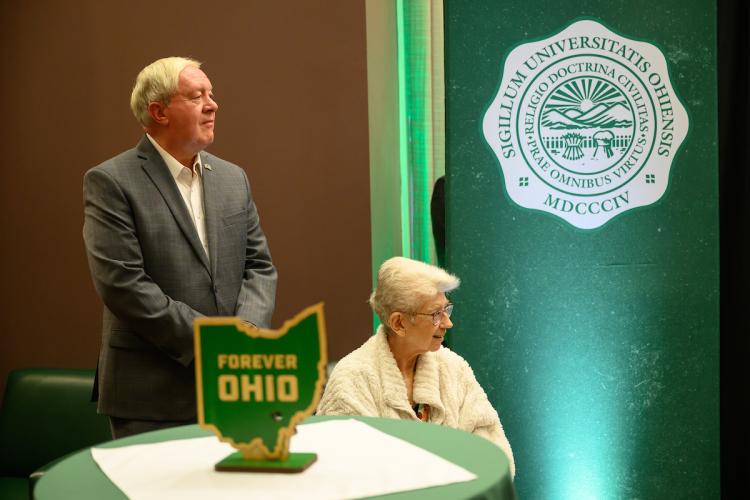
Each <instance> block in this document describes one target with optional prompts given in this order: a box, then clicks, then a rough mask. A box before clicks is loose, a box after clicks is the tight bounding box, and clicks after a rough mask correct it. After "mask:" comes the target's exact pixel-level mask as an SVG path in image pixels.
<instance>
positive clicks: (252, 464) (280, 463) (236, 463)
mask: <svg viewBox="0 0 750 500" xmlns="http://www.w3.org/2000/svg"><path fill="white" fill-rule="evenodd" d="M317 459H318V455H317V454H315V453H290V454H289V458H287V459H286V460H245V459H244V458H242V454H241V453H240V452H237V453H232V454H231V455H229V456H228V457H226V458H225V459H224V460H222V461H221V462H218V463H217V464H216V465H214V470H216V471H218V472H280V473H283V474H295V473H298V472H302V471H303V470H305V469H307V468H308V467H310V466H311V465H312V464H313V463H314V462H315V461H316V460H317Z"/></svg>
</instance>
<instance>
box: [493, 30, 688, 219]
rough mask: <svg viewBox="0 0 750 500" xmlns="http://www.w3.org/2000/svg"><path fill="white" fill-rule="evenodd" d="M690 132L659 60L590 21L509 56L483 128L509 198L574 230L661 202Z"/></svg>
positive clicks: (651, 50) (655, 52) (654, 52)
mask: <svg viewBox="0 0 750 500" xmlns="http://www.w3.org/2000/svg"><path fill="white" fill-rule="evenodd" d="M688 126H689V121H688V115H687V112H686V111H685V107H684V106H683V105H682V103H681V102H680V100H679V98H678V97H677V95H676V94H675V91H674V89H673V88H672V84H671V81H670V78H669V71H668V69H667V62H666V59H665V57H664V55H663V54H662V52H661V51H660V50H659V49H658V48H657V47H656V46H654V45H652V44H649V43H645V42H640V41H636V40H631V39H629V38H624V37H622V36H620V35H618V34H616V33H614V32H612V31H610V30H609V29H607V28H606V27H605V26H603V25H602V24H600V23H598V22H596V21H594V20H590V19H587V20H580V21H576V22H574V23H573V24H571V25H570V26H568V27H567V28H565V29H564V30H562V31H561V32H559V33H558V34H556V35H554V36H552V37H550V38H547V39H545V40H540V41H535V42H530V43H524V44H522V45H520V46H518V47H516V48H515V49H513V50H512V51H511V52H510V54H508V56H507V58H506V60H505V64H504V67H503V73H502V79H501V83H500V87H499V90H498V93H497V95H496V96H495V98H494V100H493V102H492V104H491V105H490V107H489V108H488V109H487V112H486V113H485V115H484V121H483V131H484V136H485V139H486V140H487V142H488V143H489V145H490V146H491V147H492V149H493V151H494V152H495V154H496V155H497V158H498V160H499V162H500V167H501V169H502V173H503V177H504V179H505V187H506V190H507V192H508V196H510V198H511V199H512V200H513V201H514V202H515V203H517V204H518V205H520V206H522V207H525V208H530V209H535V210H542V211H544V212H548V213H550V214H553V215H555V216H558V217H560V218H562V219H564V220H565V221H567V222H568V223H570V224H572V225H573V226H575V227H578V228H581V229H594V228H597V227H600V226H602V225H603V224H605V223H606V222H608V221H609V220H611V219H612V218H613V217H616V216H617V215H619V214H621V213H623V212H626V211H627V210H630V209H633V208H636V207H640V206H645V205H650V204H652V203H654V202H656V201H657V200H658V199H659V198H661V196H662V195H663V194H664V192H665V191H666V189H667V185H668V182H669V171H670V168H671V166H672V160H673V158H674V157H675V154H676V153H677V150H678V149H679V147H680V145H681V144H682V142H683V140H684V139H685V136H686V135H687V131H688Z"/></svg>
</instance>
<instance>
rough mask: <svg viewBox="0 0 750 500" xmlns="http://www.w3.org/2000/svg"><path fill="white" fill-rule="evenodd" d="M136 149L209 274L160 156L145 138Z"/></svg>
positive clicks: (183, 208)
mask: <svg viewBox="0 0 750 500" xmlns="http://www.w3.org/2000/svg"><path fill="white" fill-rule="evenodd" d="M137 149H138V156H139V157H140V158H141V159H143V160H144V162H143V164H142V165H141V166H142V168H143V170H145V171H146V175H148V176H149V178H150V179H151V181H152V182H153V183H154V184H155V185H156V189H158V190H159V193H161V195H162V197H163V198H164V202H165V203H166V204H167V206H168V207H169V210H170V212H172V216H173V217H174V219H175V221H176V222H177V225H178V226H179V227H180V230H181V231H182V234H184V235H185V238H186V239H187V240H188V242H189V243H190V246H191V247H193V251H194V252H195V254H196V255H197V256H198V258H199V259H200V261H201V262H202V263H203V265H204V266H205V267H206V269H207V270H208V271H209V272H211V268H210V264H209V262H208V257H207V256H206V252H204V251H203V246H202V245H201V240H200V238H199V237H198V231H196V229H195V224H194V223H193V219H191V218H190V213H188V210H187V207H186V206H185V201H184V200H183V199H182V195H181V194H180V190H179V189H178V188H177V184H176V183H175V180H174V178H173V177H172V174H171V173H170V172H169V169H168V168H167V165H166V164H165V163H164V160H163V159H162V157H161V155H160V154H159V152H158V151H156V149H155V148H154V146H153V145H152V144H151V142H150V141H149V140H148V138H147V137H146V136H143V139H142V140H141V142H140V143H139V144H138V147H137ZM209 241H211V239H209Z"/></svg>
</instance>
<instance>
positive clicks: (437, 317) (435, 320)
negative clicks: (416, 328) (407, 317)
mask: <svg viewBox="0 0 750 500" xmlns="http://www.w3.org/2000/svg"><path fill="white" fill-rule="evenodd" d="M414 314H416V315H418V316H432V324H433V325H434V326H438V325H439V324H440V321H441V320H442V319H443V314H445V315H446V316H448V317H449V318H450V317H451V314H453V304H451V303H448V304H446V305H445V307H443V308H442V309H438V310H437V311H435V312H431V313H418V312H415V313H414Z"/></svg>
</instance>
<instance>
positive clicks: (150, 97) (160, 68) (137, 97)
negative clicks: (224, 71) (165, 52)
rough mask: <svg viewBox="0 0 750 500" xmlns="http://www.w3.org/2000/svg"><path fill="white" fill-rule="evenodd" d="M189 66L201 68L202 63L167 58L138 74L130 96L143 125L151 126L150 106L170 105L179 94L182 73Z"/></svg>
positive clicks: (132, 109)
mask: <svg viewBox="0 0 750 500" xmlns="http://www.w3.org/2000/svg"><path fill="white" fill-rule="evenodd" d="M188 66H193V67H195V68H200V67H201V63H200V62H198V61H196V60H194V59H190V58H188V57H165V58H163V59H159V60H156V61H154V62H152V63H151V64H149V65H148V66H146V67H145V68H143V69H142V70H141V72H140V73H138V76H137V77H136V79H135V85H134V86H133V92H132V93H131V94H130V109H131V111H133V114H134V115H135V117H136V119H137V120H138V121H139V122H140V123H141V125H143V126H144V127H147V126H148V125H150V124H151V115H149V113H148V105H149V104H151V103H152V102H161V103H164V104H169V101H170V99H172V96H174V95H175V94H176V93H177V84H178V82H179V81H180V73H181V72H182V70H183V69H185V68H186V67H188Z"/></svg>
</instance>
